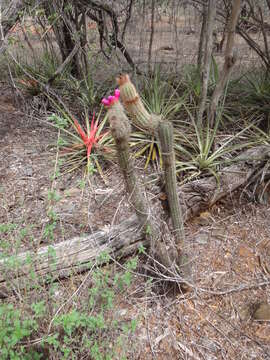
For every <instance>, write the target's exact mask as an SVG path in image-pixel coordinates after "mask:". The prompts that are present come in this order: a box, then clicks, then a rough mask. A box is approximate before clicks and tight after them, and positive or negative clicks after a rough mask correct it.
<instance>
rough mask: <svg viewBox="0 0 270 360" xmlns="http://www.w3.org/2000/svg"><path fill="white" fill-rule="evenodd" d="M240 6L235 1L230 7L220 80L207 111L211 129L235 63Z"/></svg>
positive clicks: (238, 2)
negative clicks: (235, 42) (235, 43)
mask: <svg viewBox="0 0 270 360" xmlns="http://www.w3.org/2000/svg"><path fill="white" fill-rule="evenodd" d="M240 5H241V0H235V1H234V2H233V6H232V13H231V18H230V21H229V24H228V35H227V43H226V50H225V61H224V65H223V70H222V74H221V76H220V80H219V82H218V83H217V85H216V88H215V91H214V93H213V96H212V99H211V103H210V109H209V123H210V126H211V127H214V123H215V116H216V110H217V106H218V102H219V99H220V97H221V95H222V93H223V90H224V87H225V85H226V83H227V81H228V80H229V77H230V74H231V72H232V68H233V66H234V64H235V62H236V56H235V54H234V53H233V50H234V49H233V47H234V37H235V29H236V25H237V20H238V17H239V13H240Z"/></svg>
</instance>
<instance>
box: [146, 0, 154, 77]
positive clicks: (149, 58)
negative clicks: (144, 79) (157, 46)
mask: <svg viewBox="0 0 270 360" xmlns="http://www.w3.org/2000/svg"><path fill="white" fill-rule="evenodd" d="M155 2H156V1H155V0H152V3H151V32H150V40H149V47H148V59H147V64H148V72H149V74H151V58H152V47H153V40H154V32H155Z"/></svg>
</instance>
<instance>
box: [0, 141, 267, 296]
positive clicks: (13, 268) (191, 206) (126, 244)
mask: <svg viewBox="0 0 270 360" xmlns="http://www.w3.org/2000/svg"><path fill="white" fill-rule="evenodd" d="M269 156H270V149H269V147H267V146H260V147H257V148H254V149H250V150H248V151H246V152H245V153H244V154H242V155H241V156H239V157H238V158H237V160H238V161H237V163H235V164H233V165H231V166H228V167H226V168H224V169H223V170H222V171H221V172H220V174H219V176H220V182H219V184H217V181H216V178H215V177H214V176H211V177H205V178H203V179H199V180H196V181H192V182H190V183H187V184H184V185H182V186H181V187H179V195H180V201H181V205H182V209H183V213H184V216H185V220H188V219H189V218H191V217H193V216H195V215H197V214H198V213H199V212H201V211H203V210H205V209H206V208H208V207H209V206H211V205H213V204H214V203H215V202H216V201H218V200H220V199H221V198H223V197H225V196H227V195H229V194H231V193H232V192H233V191H235V190H236V189H238V188H239V187H243V186H245V185H246V184H247V183H248V182H250V180H251V178H252V177H253V176H254V174H255V173H256V169H257V168H258V166H260V164H262V163H263V162H264V161H267V160H268V159H269ZM143 233H144V232H143V229H142V228H141V226H140V222H139V221H138V220H137V217H136V216H135V215H134V216H132V217H131V218H130V219H128V220H126V221H124V222H122V223H121V224H119V225H115V226H111V227H110V228H109V229H108V230H101V231H98V232H96V233H94V234H91V235H88V236H86V237H76V238H73V239H70V240H66V241H63V242H60V243H58V244H55V245H49V246H45V247H41V248H40V249H38V250H37V251H36V252H33V251H26V252H23V253H19V254H16V255H13V256H10V257H5V258H2V259H0V297H6V296H8V294H9V293H10V290H11V289H13V291H14V292H19V290H21V289H22V288H25V287H27V286H31V285H30V282H29V278H30V279H31V276H32V275H31V274H33V273H34V274H35V279H38V280H37V281H38V282H39V283H40V281H41V280H42V279H43V280H44V282H45V283H46V282H48V276H49V280H50V281H54V280H56V279H59V278H64V277H67V276H69V275H71V274H73V273H78V272H81V271H84V270H87V269H89V268H90V267H91V266H93V263H96V260H97V258H98V257H99V256H100V255H101V254H102V253H104V252H106V253H107V254H108V255H110V256H112V257H113V258H118V259H119V258H121V257H123V256H127V255H129V254H131V253H134V252H135V251H136V250H137V249H138V248H139V247H140V246H141V245H143V246H145V247H147V246H148V245H149V244H148V241H147V240H146V239H145V238H144V236H143ZM101 263H102V261H101V262H100V264H101ZM31 281H32V283H33V279H32V280H31Z"/></svg>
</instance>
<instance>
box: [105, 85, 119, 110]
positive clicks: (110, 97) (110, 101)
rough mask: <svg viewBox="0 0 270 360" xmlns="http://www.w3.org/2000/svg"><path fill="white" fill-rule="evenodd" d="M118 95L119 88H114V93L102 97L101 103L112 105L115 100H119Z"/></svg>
mask: <svg viewBox="0 0 270 360" xmlns="http://www.w3.org/2000/svg"><path fill="white" fill-rule="evenodd" d="M119 97H120V90H119V89H115V90H114V95H110V96H108V98H107V99H106V98H103V99H102V100H101V102H102V104H103V105H105V106H111V105H113V104H114V103H115V102H116V101H118V100H119Z"/></svg>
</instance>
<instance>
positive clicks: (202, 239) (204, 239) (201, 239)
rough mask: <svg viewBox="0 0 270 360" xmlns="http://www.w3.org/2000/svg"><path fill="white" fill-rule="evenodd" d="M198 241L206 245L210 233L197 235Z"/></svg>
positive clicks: (196, 239)
mask: <svg viewBox="0 0 270 360" xmlns="http://www.w3.org/2000/svg"><path fill="white" fill-rule="evenodd" d="M194 240H195V241H196V243H198V244H200V245H205V244H207V243H208V240H209V234H207V233H199V234H198V235H196V236H195V239H194Z"/></svg>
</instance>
